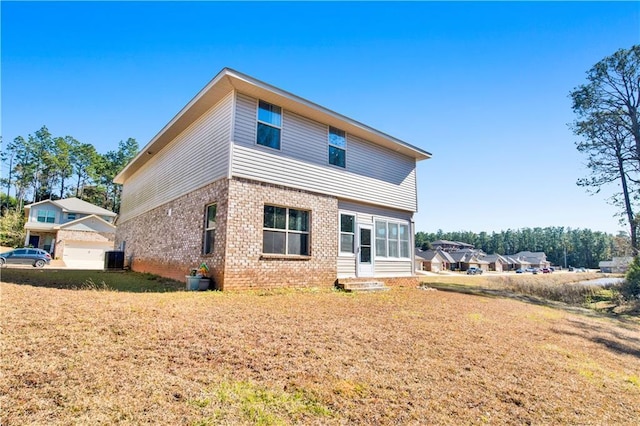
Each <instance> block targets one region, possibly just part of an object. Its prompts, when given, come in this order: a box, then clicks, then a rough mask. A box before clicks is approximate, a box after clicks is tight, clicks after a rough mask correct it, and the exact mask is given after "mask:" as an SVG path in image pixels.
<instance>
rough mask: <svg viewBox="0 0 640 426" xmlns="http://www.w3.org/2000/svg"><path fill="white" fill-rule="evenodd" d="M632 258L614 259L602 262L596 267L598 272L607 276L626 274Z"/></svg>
mask: <svg viewBox="0 0 640 426" xmlns="http://www.w3.org/2000/svg"><path fill="white" fill-rule="evenodd" d="M631 262H633V257H614V258H613V259H612V260H603V261H601V262H600V263H599V264H598V266H599V267H600V272H603V273H609V274H626V273H627V271H628V270H629V265H631Z"/></svg>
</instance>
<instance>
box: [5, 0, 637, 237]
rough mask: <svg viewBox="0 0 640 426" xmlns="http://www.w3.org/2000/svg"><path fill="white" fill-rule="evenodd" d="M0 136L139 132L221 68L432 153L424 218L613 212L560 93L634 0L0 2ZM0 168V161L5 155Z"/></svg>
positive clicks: (627, 41)
mask: <svg viewBox="0 0 640 426" xmlns="http://www.w3.org/2000/svg"><path fill="white" fill-rule="evenodd" d="M0 7H1V14H2V15H1V19H2V29H1V31H2V32H1V36H2V41H1V43H2V45H1V48H2V51H1V55H2V65H1V71H2V75H1V78H2V81H1V83H2V113H1V114H2V117H1V118H2V137H3V140H4V141H10V140H13V139H14V138H15V137H16V136H19V135H22V136H26V135H27V134H29V133H33V132H35V131H36V130H37V129H39V128H40V127H41V126H42V125H47V126H48V128H49V130H50V131H51V132H52V133H53V134H54V135H56V136H65V135H71V136H74V137H75V138H76V139H78V140H80V141H82V142H89V143H92V144H94V145H95V146H96V148H97V149H98V151H100V152H106V151H108V150H112V149H115V148H116V147H117V144H118V142H119V141H120V140H124V139H127V138H129V137H133V138H135V139H136V140H137V141H138V142H139V143H140V146H141V147H142V146H144V145H145V144H146V143H147V142H149V140H150V139H151V138H152V137H153V136H154V135H155V134H156V133H157V132H158V131H159V130H160V129H161V128H162V127H163V126H164V125H165V124H166V123H167V122H168V121H169V120H170V119H171V118H172V117H173V116H174V115H175V114H176V113H177V112H178V111H179V110H180V109H181V108H182V107H183V106H184V105H185V104H186V103H187V102H188V101H189V100H190V99H191V98H192V97H193V96H194V95H195V94H196V93H197V92H198V91H199V90H200V89H201V88H202V87H204V86H205V85H206V84H207V82H208V81H209V80H210V79H211V78H212V77H213V76H214V75H215V74H217V73H218V71H220V70H221V69H222V68H223V67H230V68H234V69H236V70H238V71H240V72H243V73H246V74H249V75H251V76H253V77H255V78H258V79H260V80H262V81H265V82H267V83H269V84H272V85H275V86H277V87H279V88H281V89H284V90H287V91H289V92H292V93H295V94H297V95H299V96H302V97H304V98H306V99H309V100H311V101H313V102H316V103H318V104H320V105H323V106H325V107H327V108H330V109H332V110H334V111H337V112H339V113H342V114H344V115H347V116H349V117H351V118H353V119H355V120H358V121H361V122H363V123H366V124H368V125H370V126H372V127H374V128H377V129H379V130H381V131H384V132H386V133H389V134H391V135H393V136H396V137H398V138H400V139H402V140H404V141H406V142H408V143H411V144H413V145H416V146H418V147H420V148H422V149H425V150H427V151H429V152H431V153H432V154H433V158H432V159H430V160H427V161H424V162H421V163H419V165H418V200H419V212H418V214H417V215H416V228H417V230H419V231H436V230H437V229H443V230H445V231H457V230H469V231H475V232H480V231H487V232H491V231H500V230H506V229H509V228H510V229H517V228H523V227H538V226H540V227H545V226H565V227H571V228H591V229H593V230H600V231H606V232H611V233H615V232H616V231H617V230H618V229H624V228H623V227H622V226H620V225H619V224H618V220H617V218H615V217H613V215H614V214H615V213H616V209H615V208H613V207H611V206H609V205H608V204H606V202H605V200H606V198H607V196H608V195H609V194H610V193H611V192H612V191H614V190H615V188H611V190H610V191H608V192H607V193H606V194H599V195H596V196H590V195H588V194H586V193H585V191H584V189H582V188H579V187H577V186H576V184H575V182H576V180H577V179H578V178H580V177H583V176H584V175H585V173H586V170H585V168H584V166H583V163H584V158H582V157H581V156H580V154H579V153H578V152H577V151H576V149H575V145H574V142H575V141H576V138H575V137H574V136H573V135H572V133H571V131H570V130H569V128H568V126H567V124H568V123H570V122H571V121H572V120H573V119H574V116H573V113H572V111H571V103H570V100H569V97H568V95H569V92H570V91H571V90H572V89H573V88H574V87H576V86H577V85H579V84H582V83H584V82H585V80H584V79H585V72H586V71H587V70H588V69H589V68H590V67H591V66H593V65H594V64H595V63H596V62H597V61H599V60H600V59H602V58H603V57H605V56H607V55H610V54H612V53H613V52H614V51H616V50H617V49H619V48H629V47H630V46H631V45H633V44H638V43H640V3H638V2H620V3H613V2H605V3H595V2H586V3H581V2H569V3H555V2H533V3H510V2H497V3H484V2H473V3H461V2H446V3H429V2H424V3H422V2H409V3H382V2H357V3H340V2H321V3H298V2H285V3H268V2H263V3H248V2H235V3H221V2H193V3H169V2H139V3H134V2H104V3H99V2H69V3H59V2H44V3H32V2H24V3H23V2H21V3H18V2H6V1H3V2H2V3H1V6H0ZM3 173H5V170H4V169H3Z"/></svg>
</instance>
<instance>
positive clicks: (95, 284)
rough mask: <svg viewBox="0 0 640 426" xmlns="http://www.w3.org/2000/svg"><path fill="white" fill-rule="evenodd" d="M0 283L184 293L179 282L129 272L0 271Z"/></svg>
mask: <svg viewBox="0 0 640 426" xmlns="http://www.w3.org/2000/svg"><path fill="white" fill-rule="evenodd" d="M0 281H2V282H3V283H13V284H21V285H31V286H34V287H47V288H58V289H66V290H105V291H121V292H130V293H166V292H174V291H183V290H184V289H185V283H182V282H179V281H175V280H172V279H169V278H164V277H160V276H158V275H152V274H142V273H138V272H130V271H126V272H125V271H117V272H106V271H87V270H69V269H48V268H45V269H22V268H2V269H1V270H0Z"/></svg>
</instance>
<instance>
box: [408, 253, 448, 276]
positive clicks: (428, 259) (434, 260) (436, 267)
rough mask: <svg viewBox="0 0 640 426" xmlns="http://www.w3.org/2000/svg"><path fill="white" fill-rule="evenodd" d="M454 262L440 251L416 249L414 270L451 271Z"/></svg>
mask: <svg viewBox="0 0 640 426" xmlns="http://www.w3.org/2000/svg"><path fill="white" fill-rule="evenodd" d="M453 262H454V260H453V258H452V257H451V255H449V253H447V252H446V251H442V250H424V251H422V250H420V249H416V269H417V270H419V271H430V272H441V271H448V270H449V269H451V264H452V263H453Z"/></svg>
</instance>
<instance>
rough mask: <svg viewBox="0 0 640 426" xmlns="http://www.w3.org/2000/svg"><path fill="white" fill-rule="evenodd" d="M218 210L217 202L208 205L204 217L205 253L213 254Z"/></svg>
mask: <svg viewBox="0 0 640 426" xmlns="http://www.w3.org/2000/svg"><path fill="white" fill-rule="evenodd" d="M216 210H217V207H216V205H215V204H210V205H208V206H207V209H206V213H205V217H204V247H203V251H204V254H212V253H213V250H214V243H215V240H216Z"/></svg>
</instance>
